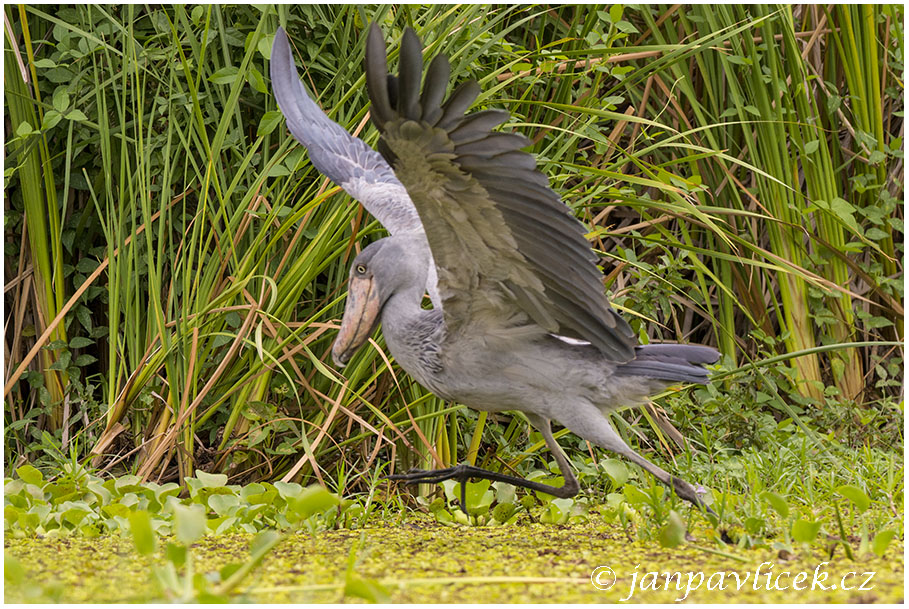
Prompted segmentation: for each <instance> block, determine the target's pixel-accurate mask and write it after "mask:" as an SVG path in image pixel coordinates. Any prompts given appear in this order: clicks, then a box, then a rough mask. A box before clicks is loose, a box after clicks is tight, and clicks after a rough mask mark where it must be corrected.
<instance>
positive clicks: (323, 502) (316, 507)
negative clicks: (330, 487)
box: [276, 484, 339, 518]
mask: <svg viewBox="0 0 909 609" xmlns="http://www.w3.org/2000/svg"><path fill="white" fill-rule="evenodd" d="M276 486H277V485H276ZM338 503H339V500H338V496H337V495H335V494H333V493H329V492H328V491H327V490H325V489H324V488H322V487H321V486H319V485H318V484H314V485H312V486H309V487H307V488H306V489H305V490H304V491H303V492H302V493H300V495H299V496H297V497H290V498H288V501H287V504H288V506H289V507H291V508H292V509H293V510H294V511H295V512H296V513H297V514H299V515H300V517H301V518H309V517H310V516H312V515H313V514H317V513H320V512H324V511H325V510H327V509H328V508H330V507H332V506H335V505H338Z"/></svg>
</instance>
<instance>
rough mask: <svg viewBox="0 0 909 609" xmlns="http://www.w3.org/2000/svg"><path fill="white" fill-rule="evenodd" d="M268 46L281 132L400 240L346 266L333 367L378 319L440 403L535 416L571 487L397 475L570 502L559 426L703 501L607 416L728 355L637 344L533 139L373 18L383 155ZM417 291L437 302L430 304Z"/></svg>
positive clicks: (372, 72)
mask: <svg viewBox="0 0 909 609" xmlns="http://www.w3.org/2000/svg"><path fill="white" fill-rule="evenodd" d="M274 44H275V46H274V48H273V51H272V65H271V74H272V82H273V86H274V88H275V95H276V97H277V98H278V103H279V106H280V107H281V110H282V112H284V114H285V116H287V122H288V128H289V129H290V130H291V132H292V133H293V134H294V136H295V137H296V138H297V139H298V140H299V141H300V142H301V143H303V144H304V145H305V146H306V147H307V149H308V150H309V153H310V158H311V159H312V162H313V164H314V165H315V166H316V167H317V168H318V169H319V170H320V171H322V172H323V173H325V175H327V176H328V177H330V178H331V179H332V180H333V181H335V182H336V183H337V184H339V185H341V186H342V187H343V188H344V189H345V190H347V192H349V193H350V194H351V195H352V196H354V197H356V198H358V199H359V200H360V201H361V202H362V203H363V204H364V206H365V207H366V208H367V209H368V210H369V211H370V212H371V213H373V214H374V215H375V216H376V217H377V218H378V219H379V220H380V222H382V223H383V224H384V225H385V226H386V228H388V230H389V232H390V233H391V236H390V237H387V238H385V239H382V240H379V241H377V242H375V243H373V244H371V245H369V246H368V247H366V248H365V249H364V250H363V251H362V252H361V253H360V255H359V256H358V257H357V258H356V259H355V260H354V263H353V265H352V267H351V274H350V283H349V297H348V302H347V308H346V310H345V313H344V319H343V321H342V325H341V330H340V331H339V334H338V339H337V340H336V342H335V345H334V347H333V355H334V357H335V360H336V362H337V363H338V364H339V365H343V364H344V363H345V362H346V361H347V359H348V358H349V357H350V356H351V355H352V354H353V352H354V351H355V350H356V349H357V348H358V347H359V346H360V345H361V344H363V343H364V342H365V340H366V338H368V333H369V332H370V331H371V329H372V328H373V327H374V325H375V323H376V322H377V320H378V319H379V318H380V319H381V321H382V327H383V333H384V335H385V340H386V343H387V345H388V349H389V351H390V352H391V353H392V355H393V356H394V357H395V359H396V360H397V362H398V363H399V364H400V365H401V367H402V368H404V369H405V370H406V371H407V372H408V373H409V374H411V375H412V376H413V377H414V378H415V379H416V380H417V381H418V382H419V383H421V384H422V385H424V386H425V387H427V388H428V389H430V390H431V391H433V392H434V393H436V394H437V395H439V396H441V397H444V398H447V399H450V400H455V401H458V402H460V403H463V404H466V405H467V406H470V407H471V408H475V409H479V410H485V411H492V412H498V411H503V410H517V411H521V412H523V413H525V414H526V415H527V417H528V419H529V421H530V422H531V424H533V425H534V426H535V427H536V428H537V429H539V430H540V432H541V433H542V434H543V437H544V439H545V440H546V443H547V445H548V446H549V448H550V450H551V451H552V452H553V455H554V457H555V459H556V461H557V463H558V465H559V467H560V469H561V471H562V474H563V476H564V478H565V485H564V486H563V487H560V488H554V487H550V486H547V485H542V484H539V483H535V482H530V481H526V480H522V479H519V478H514V477H512V476H507V475H504V474H498V473H495V472H487V471H485V470H479V469H477V468H473V467H470V466H458V467H455V468H451V469H448V470H440V471H435V472H422V471H417V472H413V473H410V474H405V475H399V476H394V478H396V479H402V480H405V481H407V482H437V481H440V480H443V479H447V478H457V479H459V480H462V481H463V480H464V479H466V478H468V477H484V478H489V479H493V480H502V481H506V482H509V483H512V484H516V485H519V486H523V487H526V488H530V489H533V490H539V491H543V492H547V493H549V494H553V495H557V496H562V497H568V496H572V495H574V494H575V493H577V491H578V485H577V480H576V478H575V477H574V474H573V472H572V470H571V466H570V464H569V463H568V461H567V459H566V458H565V455H564V454H563V453H562V451H561V449H560V448H559V446H558V444H557V443H556V442H555V440H554V439H553V437H552V433H551V429H550V422H551V421H553V420H555V421H557V422H559V423H561V424H562V425H564V426H565V427H567V428H569V429H570V430H571V431H573V432H574V433H576V434H577V435H579V436H580V437H582V438H584V439H586V440H588V441H590V442H592V443H594V444H596V445H598V446H602V447H604V448H607V449H609V450H612V451H614V452H616V453H618V454H620V455H623V456H624V457H626V458H628V459H629V460H631V461H633V462H635V463H637V464H639V465H641V466H642V467H644V468H645V469H647V470H648V471H650V472H651V473H653V474H654V475H655V476H656V477H657V478H658V479H660V480H661V481H662V482H664V483H665V484H667V485H669V486H670V487H671V488H673V489H675V491H676V492H677V493H678V494H679V495H680V496H681V497H683V498H684V499H686V500H688V501H691V502H692V503H694V504H696V505H702V504H701V501H700V499H699V497H698V494H697V493H696V492H695V491H694V488H693V487H692V486H691V485H690V484H688V483H687V482H685V481H683V480H681V479H679V478H677V477H675V476H672V475H670V474H668V473H667V472H665V471H663V470H662V469H660V468H658V467H657V466H655V465H653V464H652V463H650V462H649V461H647V460H646V459H644V458H643V457H641V456H640V455H638V454H637V453H635V452H634V451H633V450H631V448H629V447H628V445H627V444H626V443H625V442H624V441H623V440H622V438H621V437H620V436H619V435H618V434H617V433H616V432H615V431H614V430H613V428H612V426H611V425H610V423H609V420H608V418H607V415H608V414H609V413H611V412H614V411H616V410H618V409H620V408H624V407H628V406H635V405H638V404H641V403H644V402H646V400H647V396H648V395H649V394H651V393H653V392H655V391H658V390H660V389H662V388H664V387H666V386H667V385H670V384H672V383H677V382H693V383H704V382H707V371H706V369H705V368H704V364H709V363H712V362H714V361H716V359H717V358H718V353H717V352H716V351H715V350H714V349H711V348H709V347H701V346H691V345H675V344H659V345H638V344H637V341H636V340H635V337H634V333H633V332H632V331H631V328H630V327H629V326H628V324H627V323H626V322H625V321H624V320H623V319H622V318H621V316H619V315H618V313H616V312H615V311H614V310H613V309H612V308H611V306H610V305H609V302H608V301H607V299H606V297H605V295H604V291H603V285H602V275H601V273H600V271H599V269H598V268H597V266H596V262H597V257H596V256H595V254H594V253H593V252H592V250H591V249H590V247H589V245H588V244H587V242H586V240H585V238H584V235H585V232H586V231H585V229H584V227H583V225H582V224H581V223H580V222H579V221H578V220H577V219H576V218H575V217H574V216H573V215H572V213H571V210H570V209H569V208H568V207H567V206H566V205H565V204H564V203H563V202H562V201H561V199H560V198H559V197H558V195H556V194H555V193H554V192H553V191H552V190H551V189H550V188H549V184H548V180H547V179H546V177H545V176H543V175H542V174H541V173H540V172H539V171H538V170H537V169H536V162H535V160H534V158H533V157H532V156H531V155H530V154H528V153H526V152H523V151H521V150H520V149H521V148H523V147H526V146H527V145H529V141H528V140H527V139H526V138H525V137H524V136H522V135H520V134H515V133H509V132H498V131H492V129H493V128H495V127H497V126H498V125H500V124H502V123H503V122H505V121H506V120H507V119H508V114H507V112H504V111H502V110H483V111H480V112H476V113H472V114H465V113H466V112H467V110H468V108H469V107H470V106H471V105H472V103H473V101H474V100H475V99H476V97H477V95H478V94H479V92H480V89H479V87H478V86H477V84H476V83H475V82H473V81H468V82H465V83H462V84H461V85H460V86H458V87H457V88H456V89H455V90H454V91H453V92H452V93H451V94H450V95H449V96H448V97H447V99H446V96H445V92H446V90H447V88H448V80H449V76H450V67H449V64H448V60H447V58H445V57H444V56H442V55H439V56H437V57H435V58H434V59H433V60H432V62H431V63H430V65H429V67H428V69H427V71H426V76H425V78H424V77H423V58H422V51H421V45H420V41H419V39H418V38H417V36H416V34H415V33H414V32H413V31H412V30H410V29H408V30H406V31H405V34H404V37H403V40H402V43H401V52H400V60H399V74H398V75H397V76H393V75H390V74H389V73H388V69H387V63H386V55H385V44H384V41H383V40H382V35H381V32H380V30H379V28H378V27H377V26H376V25H373V26H372V27H371V28H370V31H369V35H368V39H367V53H366V82H367V88H368V90H369V95H370V100H371V103H372V106H371V118H372V121H373V122H374V123H375V125H376V126H377V127H378V128H379V130H380V132H381V138H380V142H379V146H378V148H379V153H381V155H380V154H379V153H376V152H375V151H373V150H372V149H370V148H368V147H366V146H365V144H363V143H362V142H361V141H360V140H358V139H356V138H353V137H351V136H350V135H349V134H348V133H347V132H346V131H345V130H344V129H342V128H341V127H340V126H338V125H336V124H335V123H333V122H332V121H331V120H330V119H328V117H327V116H325V114H324V113H323V112H322V111H321V110H320V109H319V108H318V106H316V104H315V103H314V102H313V101H312V100H311V99H310V98H309V97H308V95H307V94H306V91H305V89H304V87H303V86H302V84H301V83H300V82H299V78H298V76H297V72H296V68H295V66H294V65H293V60H292V58H291V55H290V46H289V44H288V42H287V38H286V35H285V34H284V32H283V30H279V31H278V34H277V36H276V37H275V43H274ZM421 83H422V86H421ZM424 287H425V288H428V289H430V294H431V295H432V296H433V298H432V300H433V305H434V309H433V310H425V309H423V308H422V307H421V301H422V297H423V292H424ZM462 490H463V485H462ZM708 509H709V508H708Z"/></svg>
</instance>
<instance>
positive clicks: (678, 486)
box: [670, 476, 716, 516]
mask: <svg viewBox="0 0 909 609" xmlns="http://www.w3.org/2000/svg"><path fill="white" fill-rule="evenodd" d="M670 479H671V481H672V488H673V490H675V493H676V495H678V496H679V497H681V498H682V499H684V500H685V501H687V502H689V503H691V504H692V505H694V506H695V507H696V508H698V509H701V510H704V511H705V512H707V513H708V514H710V515H712V516H716V512H714V511H713V510H712V509H710V506H709V505H707V504H706V503H704V501H703V500H702V499H701V494H703V493H698V491H697V490H695V488H694V487H693V486H691V485H690V484H688V483H687V482H685V481H684V480H682V479H681V478H677V477H676V476H670ZM704 492H706V491H704Z"/></svg>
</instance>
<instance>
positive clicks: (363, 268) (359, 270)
mask: <svg viewBox="0 0 909 609" xmlns="http://www.w3.org/2000/svg"><path fill="white" fill-rule="evenodd" d="M355 270H356V271H357V273H358V274H360V275H362V274H363V273H365V272H366V265H365V264H358V265H357V267H356V269H355Z"/></svg>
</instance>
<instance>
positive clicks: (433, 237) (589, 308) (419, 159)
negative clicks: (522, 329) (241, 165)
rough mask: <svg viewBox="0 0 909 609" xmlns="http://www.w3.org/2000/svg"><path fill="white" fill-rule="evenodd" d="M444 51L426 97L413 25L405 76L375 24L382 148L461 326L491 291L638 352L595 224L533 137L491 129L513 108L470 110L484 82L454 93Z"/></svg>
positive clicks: (449, 313)
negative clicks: (563, 195)
mask: <svg viewBox="0 0 909 609" xmlns="http://www.w3.org/2000/svg"><path fill="white" fill-rule="evenodd" d="M440 57H442V56H438V57H436V58H435V59H434V60H433V61H432V63H431V64H430V67H429V69H428V71H427V75H426V78H425V82H424V83H423V91H422V93H421V92H420V75H421V72H422V49H421V46H420V42H419V39H418V38H417V37H416V34H415V33H413V31H412V30H408V31H407V32H406V33H405V35H404V37H403V39H402V42H401V50H400V55H399V64H400V75H399V77H398V78H397V79H393V78H388V69H387V63H386V56H385V43H384V41H383V40H382V35H381V31H380V30H379V28H378V27H377V26H376V25H375V24H374V25H373V26H372V28H371V29H370V32H369V38H368V40H367V53H366V67H367V74H366V83H367V88H368V90H369V96H370V100H371V102H372V108H373V111H372V118H373V120H374V122H375V124H376V125H377V126H378V127H379V128H380V129H381V130H382V139H381V140H380V143H379V151H380V152H381V153H382V154H383V156H385V158H386V160H388V161H389V162H390V163H392V164H393V165H394V167H395V172H396V174H397V176H398V178H399V179H400V180H401V182H402V183H403V184H405V186H406V187H407V189H408V192H409V194H410V196H411V200H412V201H413V202H414V204H415V205H416V207H417V211H418V212H419V214H420V217H421V218H422V221H423V226H424V228H425V230H426V233H427V237H428V241H429V245H430V247H431V249H432V252H433V256H434V257H435V260H436V261H437V263H438V268H439V280H440V283H439V287H440V291H441V294H442V296H443V298H444V304H445V313H446V318H448V321H451V322H452V323H461V322H463V321H465V320H461V319H455V317H456V316H459V315H462V314H463V315H468V316H469V315H470V314H472V313H471V312H472V311H473V312H475V311H476V310H478V309H477V308H476V307H482V306H483V304H482V302H481V300H482V299H484V298H485V299H487V300H489V301H490V302H494V301H495V299H496V298H501V299H503V300H504V301H510V302H511V303H513V305H517V308H518V309H520V310H523V311H524V313H526V314H527V315H528V316H529V317H530V318H531V319H532V320H533V321H534V322H536V323H537V324H538V325H539V326H541V327H542V328H544V329H545V330H546V331H548V332H551V333H555V334H559V335H564V336H567V337H570V338H576V339H584V340H587V341H590V342H591V343H592V344H593V345H594V346H596V347H597V348H598V349H599V350H600V351H601V352H603V353H604V354H605V355H607V356H609V357H610V358H612V359H613V360H614V361H617V362H627V361H629V360H631V359H633V357H634V350H633V348H634V346H635V345H636V344H637V341H636V340H635V338H634V334H633V332H632V331H631V328H630V327H629V326H628V324H627V323H626V322H625V321H624V320H623V319H622V318H621V317H620V316H619V315H618V314H617V313H616V312H615V311H614V310H612V308H611V307H610V306H609V302H608V301H607V300H606V297H605V295H604V293H603V285H602V273H601V272H600V271H599V269H598V268H597V266H596V256H595V255H594V254H593V252H592V251H591V249H590V246H589V244H588V243H587V240H586V239H585V236H584V235H585V232H586V231H585V229H584V226H583V225H582V224H581V223H580V222H579V221H578V220H577V219H576V218H575V217H574V216H573V215H572V213H571V210H570V209H569V208H568V207H567V206H566V205H565V204H564V203H563V202H562V201H561V199H560V198H559V197H558V195H556V194H555V193H554V192H553V191H552V190H551V189H550V188H549V182H548V180H547V179H546V177H545V176H544V175H543V174H542V173H540V172H539V171H537V169H536V161H535V159H534V158H533V156H532V155H530V154H528V153H526V152H522V151H521V150H520V149H521V148H524V147H526V146H528V145H529V143H530V142H529V141H528V140H527V139H526V138H525V137H523V136H521V135H519V134H516V133H508V132H504V133H503V132H493V131H491V129H492V128H493V127H495V126H497V125H499V124H501V123H502V122H504V121H505V120H507V118H508V114H507V113H506V112H503V111H501V110H486V111H482V112H477V113H474V114H468V115H465V112H466V111H467V109H468V108H469V107H470V106H471V104H473V102H474V100H475V99H476V97H477V95H478V94H479V92H480V89H479V86H478V85H477V83H476V82H474V81H467V82H464V83H462V84H461V85H460V86H459V87H458V88H456V89H455V90H454V92H453V93H452V94H451V95H450V96H449V97H448V99H447V100H446V101H442V99H443V97H444V92H445V90H446V88H447V82H445V81H446V80H447V76H448V75H449V71H450V70H449V67H448V62H447V60H445V59H444V57H443V58H442V59H440ZM443 76H444V77H446V78H444V79H443ZM484 290H485V293H484ZM471 299H473V301H471ZM501 313H504V309H503V310H501V311H500V314H501Z"/></svg>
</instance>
